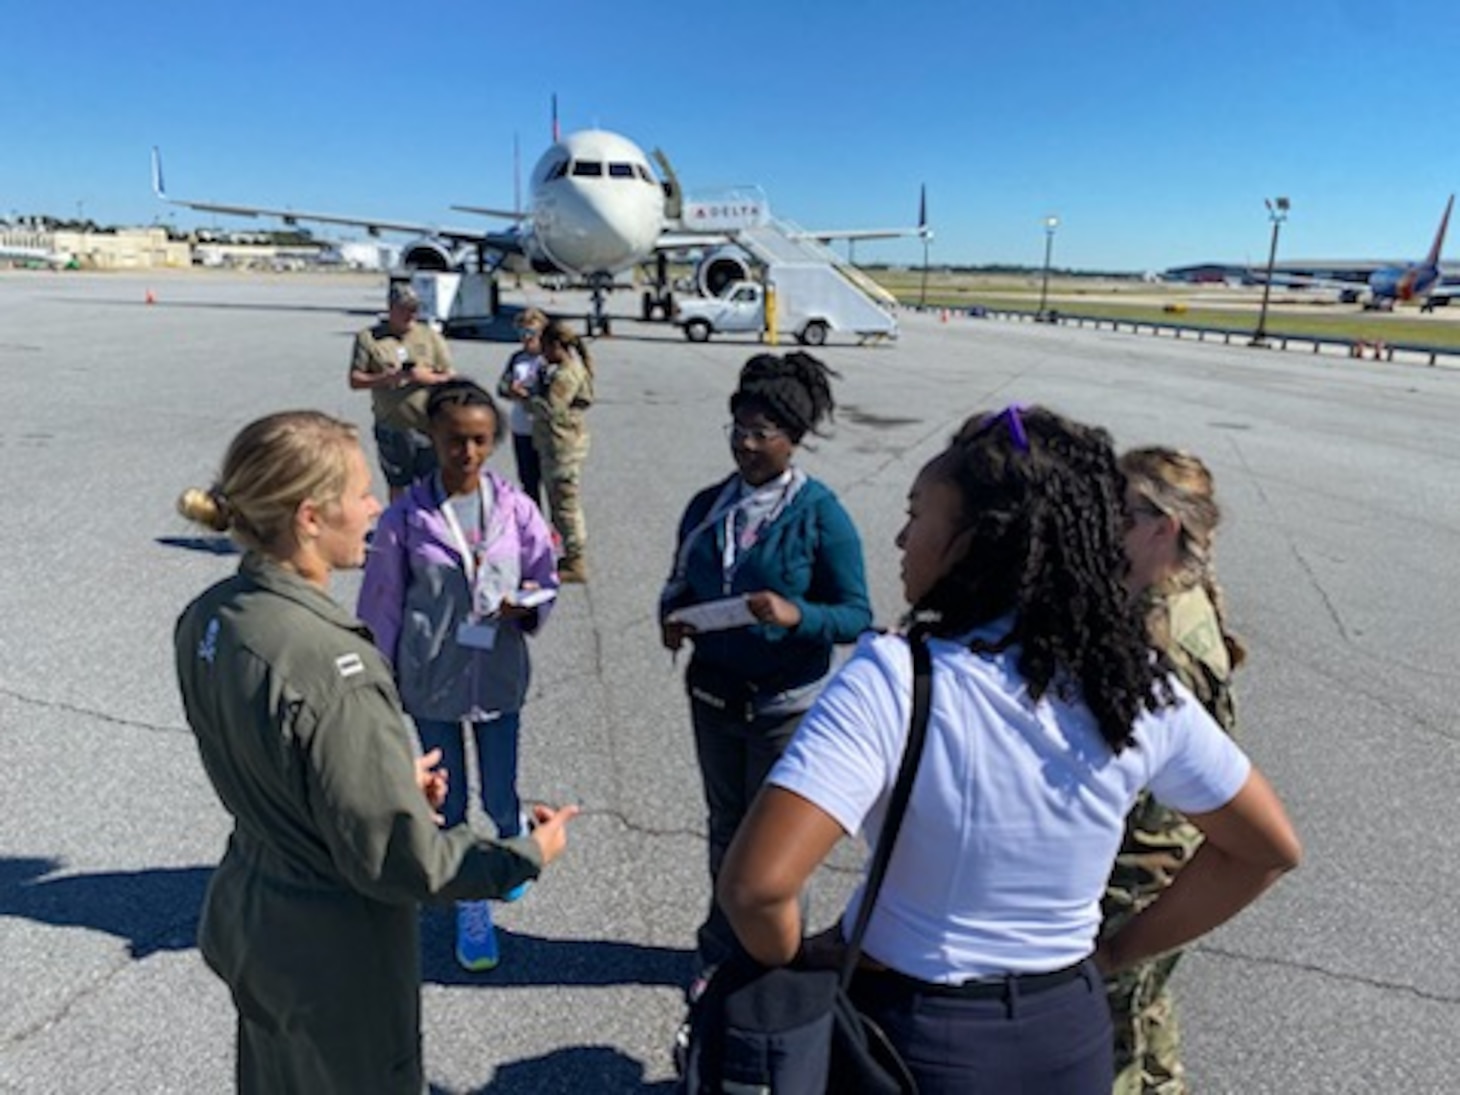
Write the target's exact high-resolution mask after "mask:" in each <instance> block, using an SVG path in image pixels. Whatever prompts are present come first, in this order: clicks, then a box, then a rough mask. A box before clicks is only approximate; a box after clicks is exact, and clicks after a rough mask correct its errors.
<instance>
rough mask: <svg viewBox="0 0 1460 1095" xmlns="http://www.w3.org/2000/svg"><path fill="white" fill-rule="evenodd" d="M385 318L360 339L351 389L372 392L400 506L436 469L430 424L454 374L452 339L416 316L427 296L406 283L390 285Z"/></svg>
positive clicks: (383, 465) (385, 465)
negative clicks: (439, 388) (432, 402)
mask: <svg viewBox="0 0 1460 1095" xmlns="http://www.w3.org/2000/svg"><path fill="white" fill-rule="evenodd" d="M387 304H388V311H387V312H386V316H385V319H384V320H382V321H381V322H380V323H377V324H375V326H373V327H369V328H366V329H365V330H363V331H361V332H360V333H359V334H358V335H356V336H355V347H354V350H353V351H352V352H351V354H350V387H351V388H353V389H355V390H357V391H368V392H369V393H370V408H371V411H372V412H373V414H374V416H375V448H376V452H377V454H378V455H379V457H380V470H381V472H382V473H383V474H384V475H385V483H386V486H387V487H389V488H390V500H391V501H392V502H394V501H395V500H396V499H397V498H399V497H400V496H401V495H402V494H403V493H405V489H406V488H407V487H409V486H410V485H411V484H412V483H414V482H415V481H416V480H417V479H419V478H421V477H422V476H425V475H430V474H431V473H432V472H433V471H435V470H436V450H435V449H434V448H433V447H432V445H431V438H430V435H429V433H428V432H427V424H426V397H427V395H429V394H430V388H431V386H432V385H434V384H439V383H441V381H443V380H447V379H449V378H450V377H451V376H452V375H453V371H452V367H451V351H450V350H448V349H447V348H446V340H445V339H443V338H442V337H441V336H440V335H439V334H437V332H436V330H435V328H433V327H431V326H430V324H427V323H421V322H420V321H419V320H417V319H416V313H417V312H418V311H420V308H421V298H420V297H419V296H417V295H416V291H415V290H414V289H412V288H411V287H410V286H409V285H407V284H406V283H404V282H397V283H396V284H394V285H392V286H391V287H390V293H389V296H388V297H387Z"/></svg>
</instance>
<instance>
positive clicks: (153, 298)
mask: <svg viewBox="0 0 1460 1095" xmlns="http://www.w3.org/2000/svg"><path fill="white" fill-rule="evenodd" d="M142 299H143V300H144V301H145V302H146V303H148V304H156V303H157V294H156V293H154V292H153V291H152V290H151V289H148V290H147V295H146V296H145V297H143V298H142Z"/></svg>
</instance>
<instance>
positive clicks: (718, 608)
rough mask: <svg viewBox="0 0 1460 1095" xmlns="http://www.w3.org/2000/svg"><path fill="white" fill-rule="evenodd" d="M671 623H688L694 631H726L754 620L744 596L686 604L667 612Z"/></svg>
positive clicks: (745, 625) (747, 624)
mask: <svg viewBox="0 0 1460 1095" xmlns="http://www.w3.org/2000/svg"><path fill="white" fill-rule="evenodd" d="M669 620H670V622H671V623H679V624H688V625H689V626H690V627H692V628H694V629H695V630H696V631H728V630H729V629H730V628H732V627H748V626H749V625H751V624H753V623H755V622H756V620H755V616H754V615H752V614H751V611H750V605H749V603H747V601H746V600H745V598H744V597H726V598H725V599H724V600H720V601H705V602H704V603H703V604H697V605H687V606H685V607H684V608H677V609H675V610H674V611H673V612H671V613H670V614H669Z"/></svg>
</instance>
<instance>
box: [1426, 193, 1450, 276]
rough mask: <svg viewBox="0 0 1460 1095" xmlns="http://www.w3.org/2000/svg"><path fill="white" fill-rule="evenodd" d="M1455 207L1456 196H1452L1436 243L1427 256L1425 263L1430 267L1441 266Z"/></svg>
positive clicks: (1436, 234)
mask: <svg viewBox="0 0 1460 1095" xmlns="http://www.w3.org/2000/svg"><path fill="white" fill-rule="evenodd" d="M1454 207H1455V195H1454V194H1451V195H1450V200H1449V201H1448V202H1446V203H1445V215H1444V216H1443V217H1441V218H1440V230H1439V231H1438V232H1436V233H1435V242H1434V243H1433V244H1432V245H1431V246H1430V253H1429V254H1428V255H1426V256H1425V263H1426V264H1427V265H1429V266H1439V265H1440V248H1442V247H1444V246H1445V229H1447V228H1449V227H1450V210H1451V209H1453V208H1454Z"/></svg>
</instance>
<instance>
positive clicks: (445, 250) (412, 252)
mask: <svg viewBox="0 0 1460 1095" xmlns="http://www.w3.org/2000/svg"><path fill="white" fill-rule="evenodd" d="M472 256H473V249H472V248H471V247H463V246H460V245H455V244H453V243H451V241H449V240H443V239H438V238H437V237H435V236H423V237H422V238H420V239H418V240H412V241H411V242H410V243H408V244H406V245H405V246H404V247H402V248H401V250H400V264H401V267H402V268H403V269H406V270H427V271H431V272H433V273H438V274H444V273H448V272H451V271H456V270H464V269H466V267H467V264H468V263H469V262H470V261H471V259H472Z"/></svg>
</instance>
